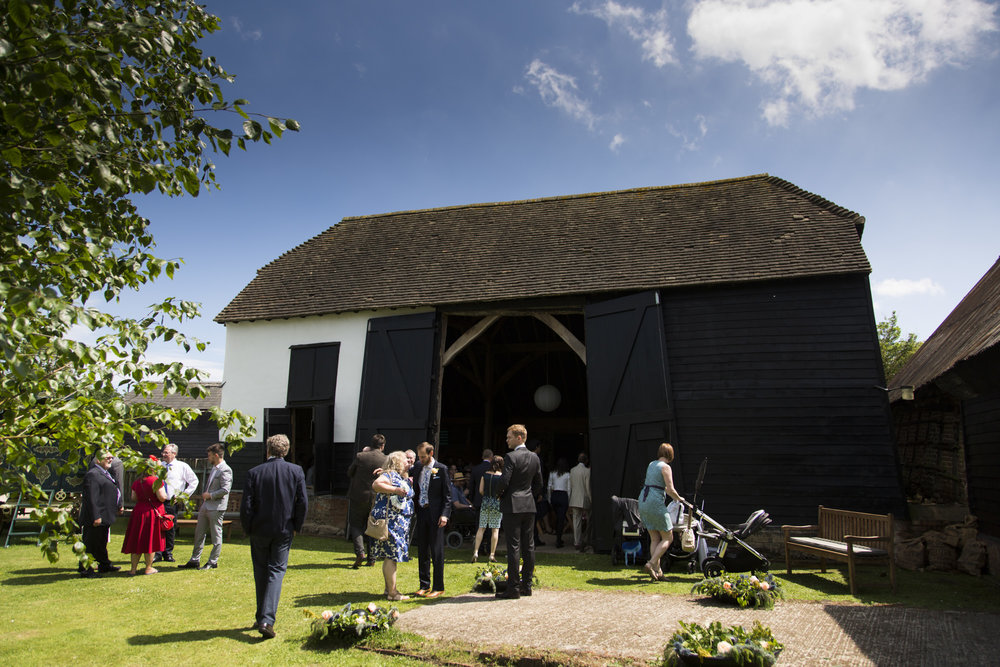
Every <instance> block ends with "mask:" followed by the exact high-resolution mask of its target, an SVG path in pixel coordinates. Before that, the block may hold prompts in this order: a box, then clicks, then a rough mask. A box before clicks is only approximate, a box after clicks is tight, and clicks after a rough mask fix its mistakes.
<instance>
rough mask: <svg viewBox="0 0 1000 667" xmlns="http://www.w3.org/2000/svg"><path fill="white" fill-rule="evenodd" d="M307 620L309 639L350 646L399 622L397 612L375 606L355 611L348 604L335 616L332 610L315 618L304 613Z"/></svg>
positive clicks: (393, 609) (308, 613)
mask: <svg viewBox="0 0 1000 667" xmlns="http://www.w3.org/2000/svg"><path fill="white" fill-rule="evenodd" d="M302 613H303V614H305V615H306V617H307V618H311V619H313V621H312V629H311V632H310V637H311V638H312V639H315V640H317V641H322V640H324V639H330V640H332V641H335V642H340V643H353V642H355V641H358V640H359V639H362V638H363V637H366V636H367V635H369V634H371V633H373V632H379V631H382V630H386V629H387V628H390V627H392V624H393V623H395V622H396V620H397V619H398V618H399V609H397V608H396V607H390V608H388V609H386V608H384V607H380V606H378V605H377V604H375V603H374V602H371V603H369V604H368V606H367V607H364V608H361V609H354V608H353V607H352V606H351V603H347V604H346V605H344V608H343V609H341V610H340V611H338V612H335V611H333V610H332V609H327V610H326V611H323V612H321V613H320V614H316V613H314V612H312V611H310V610H308V609H305V610H303V612H302Z"/></svg>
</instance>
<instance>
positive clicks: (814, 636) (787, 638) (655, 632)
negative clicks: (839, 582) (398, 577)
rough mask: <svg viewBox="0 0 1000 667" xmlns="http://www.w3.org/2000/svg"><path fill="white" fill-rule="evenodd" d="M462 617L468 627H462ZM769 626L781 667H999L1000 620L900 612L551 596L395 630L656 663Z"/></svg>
mask: <svg viewBox="0 0 1000 667" xmlns="http://www.w3.org/2000/svg"><path fill="white" fill-rule="evenodd" d="M457 619H466V620H465V621H464V622H463V621H459V620H457ZM678 620H682V621H685V622H689V621H695V622H698V623H701V624H702V625H707V624H708V623H710V622H711V621H720V622H721V623H722V624H723V625H736V624H739V625H743V626H744V627H747V628H749V627H750V625H752V624H753V621H754V620H759V621H760V622H761V623H763V624H764V625H769V626H770V627H771V630H772V631H773V632H774V636H775V637H776V638H777V639H778V640H779V641H780V642H782V643H783V644H784V645H785V650H784V652H783V653H782V654H781V658H780V660H779V661H778V664H779V665H782V666H784V667H790V666H792V665H844V666H847V665H851V666H853V665H878V666H879V667H888V666H893V665H951V664H962V665H995V664H997V661H996V654H995V649H994V644H995V643H996V639H997V635H998V634H1000V615H998V614H988V613H975V612H949V611H929V610H921V609H912V608H906V607H897V606H878V607H873V606H864V605H840V604H823V603H815V602H793V601H787V600H786V601H782V602H778V604H777V605H776V606H775V608H774V609H771V610H752V609H739V608H737V607H731V606H727V605H721V604H719V603H716V602H713V601H711V600H708V599H705V598H686V597H677V596H663V595H647V594H634V593H620V592H619V593H610V592H603V591H546V590H544V589H536V590H535V594H534V595H533V596H532V597H530V598H521V599H520V600H494V599H493V597H492V596H488V595H482V594H478V593H467V594H464V595H458V596H455V597H449V598H444V599H441V600H438V601H435V602H431V603H428V604H424V605H422V606H421V607H419V608H418V609H414V610H411V611H408V612H406V613H405V614H403V615H402V616H401V617H400V619H399V622H398V623H397V627H399V628H400V629H402V630H404V631H406V632H414V633H417V634H419V635H422V636H424V637H428V638H431V639H449V640H461V641H465V642H472V643H475V644H477V645H480V646H484V647H485V646H502V645H508V646H509V645H515V646H525V647H534V648H542V649H552V650H562V651H587V652H591V653H597V654H600V655H606V656H623V657H630V658H638V659H658V658H659V657H660V656H662V654H663V648H664V646H665V644H666V641H667V639H668V638H669V637H670V635H672V634H673V633H674V631H675V630H676V629H677V621H678Z"/></svg>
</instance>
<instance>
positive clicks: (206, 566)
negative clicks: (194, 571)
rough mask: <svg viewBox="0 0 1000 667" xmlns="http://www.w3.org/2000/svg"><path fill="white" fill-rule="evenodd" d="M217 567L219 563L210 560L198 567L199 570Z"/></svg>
mask: <svg viewBox="0 0 1000 667" xmlns="http://www.w3.org/2000/svg"><path fill="white" fill-rule="evenodd" d="M217 567H219V564H218V563H212V562H208V563H205V564H204V565H202V566H201V567H199V568H198V569H199V570H214V569H216V568H217Z"/></svg>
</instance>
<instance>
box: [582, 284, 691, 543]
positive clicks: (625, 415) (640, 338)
mask: <svg viewBox="0 0 1000 667" xmlns="http://www.w3.org/2000/svg"><path fill="white" fill-rule="evenodd" d="M584 314H585V316H586V334H587V394H588V403H589V411H590V456H591V480H590V485H591V494H592V496H593V503H594V504H593V517H594V527H593V533H592V535H593V540H594V547H595V548H597V549H600V550H606V549H609V548H610V547H611V546H612V544H613V536H614V526H613V525H612V511H611V496H613V495H616V496H620V497H625V498H635V497H637V495H638V493H639V490H640V489H641V488H642V483H643V478H644V477H645V473H646V466H647V465H648V464H649V462H650V461H652V460H653V459H654V458H656V449H657V447H658V446H659V445H660V443H661V442H665V441H672V438H671V436H672V432H673V413H672V406H671V405H670V400H669V394H670V392H669V382H668V373H667V360H666V351H665V341H664V337H663V317H662V314H661V311H660V304H659V293H657V292H643V293H640V294H633V295H630V296H627V297H622V298H619V299H612V300H610V301H602V302H600V303H595V304H591V305H589V306H587V308H586V309H585V311H584ZM674 471H675V475H676V474H677V473H676V471H677V467H676V466H674Z"/></svg>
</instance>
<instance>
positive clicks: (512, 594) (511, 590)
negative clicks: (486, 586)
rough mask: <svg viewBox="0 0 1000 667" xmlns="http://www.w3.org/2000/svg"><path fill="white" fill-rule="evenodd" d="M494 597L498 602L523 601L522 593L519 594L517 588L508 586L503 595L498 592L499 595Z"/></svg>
mask: <svg viewBox="0 0 1000 667" xmlns="http://www.w3.org/2000/svg"><path fill="white" fill-rule="evenodd" d="M494 597H495V598H496V599H497V600H519V599H521V593H520V592H518V590H517V588H515V587H513V586H508V587H507V589H506V590H505V591H503V592H502V593H501V592H500V591H497V594H496V595H495V596H494Z"/></svg>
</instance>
